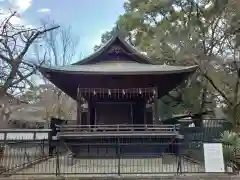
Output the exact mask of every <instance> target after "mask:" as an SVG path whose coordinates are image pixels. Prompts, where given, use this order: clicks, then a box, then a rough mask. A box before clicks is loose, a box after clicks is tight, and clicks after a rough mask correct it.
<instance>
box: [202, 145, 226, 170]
mask: <svg viewBox="0 0 240 180" xmlns="http://www.w3.org/2000/svg"><path fill="white" fill-rule="evenodd" d="M203 148H204V163H205V172H218V173H219V172H224V160H223V147H222V144H221V143H204V144H203Z"/></svg>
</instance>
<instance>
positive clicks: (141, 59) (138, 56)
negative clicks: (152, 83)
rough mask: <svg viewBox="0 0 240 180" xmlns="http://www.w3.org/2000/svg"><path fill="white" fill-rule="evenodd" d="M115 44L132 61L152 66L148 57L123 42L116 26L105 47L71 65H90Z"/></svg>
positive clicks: (123, 39)
mask: <svg viewBox="0 0 240 180" xmlns="http://www.w3.org/2000/svg"><path fill="white" fill-rule="evenodd" d="M115 44H118V45H119V46H121V47H122V48H123V49H125V50H126V51H128V55H129V56H131V57H132V58H133V59H134V61H136V62H138V63H143V64H153V63H152V62H151V60H150V58H149V57H147V56H145V55H144V54H143V53H141V52H139V51H138V50H137V49H136V48H135V47H133V46H132V45H130V44H129V43H128V42H127V41H126V40H125V38H124V37H123V35H122V33H121V31H120V29H119V26H117V27H116V29H115V31H114V34H113V36H112V38H111V39H110V40H109V41H108V42H107V43H106V44H105V45H103V46H102V47H100V48H99V49H98V50H97V51H96V52H94V53H93V54H91V55H90V56H88V57H86V58H85V59H82V60H80V61H78V62H76V63H74V64H73V65H86V64H92V63H93V62H94V60H95V59H97V58H98V57H99V56H100V55H101V54H104V53H105V52H107V51H108V50H109V49H110V48H111V47H112V46H114V45H115Z"/></svg>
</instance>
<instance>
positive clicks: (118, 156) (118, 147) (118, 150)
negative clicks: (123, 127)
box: [117, 137, 121, 176]
mask: <svg viewBox="0 0 240 180" xmlns="http://www.w3.org/2000/svg"><path fill="white" fill-rule="evenodd" d="M117 158H118V173H117V174H118V176H120V175H121V159H120V158H121V155H120V140H119V137H118V138H117Z"/></svg>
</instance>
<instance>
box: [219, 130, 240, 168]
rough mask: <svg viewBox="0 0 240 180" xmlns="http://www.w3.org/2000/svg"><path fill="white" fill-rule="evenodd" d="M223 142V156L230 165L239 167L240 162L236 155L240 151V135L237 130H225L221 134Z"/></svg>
mask: <svg viewBox="0 0 240 180" xmlns="http://www.w3.org/2000/svg"><path fill="white" fill-rule="evenodd" d="M221 142H222V144H223V157H224V160H225V162H226V163H227V165H228V166H231V167H233V168H235V169H236V168H238V166H239V163H238V162H237V161H236V160H237V159H236V155H237V154H238V153H239V152H238V151H239V148H240V137H239V135H238V134H237V133H235V132H230V131H224V133H223V134H222V136H221Z"/></svg>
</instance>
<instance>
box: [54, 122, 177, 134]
mask: <svg viewBox="0 0 240 180" xmlns="http://www.w3.org/2000/svg"><path fill="white" fill-rule="evenodd" d="M58 129H59V135H60V136H88V135H89V136H97V135H140V134H143V135H146V134H149V135H151V134H162V135H175V134H178V131H179V126H178V125H147V124H145V125H130V124H117V125H62V126H59V127H58Z"/></svg>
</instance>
